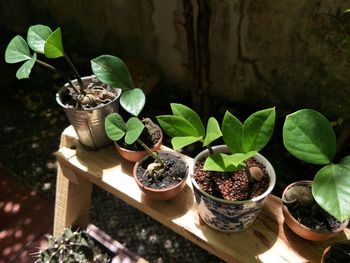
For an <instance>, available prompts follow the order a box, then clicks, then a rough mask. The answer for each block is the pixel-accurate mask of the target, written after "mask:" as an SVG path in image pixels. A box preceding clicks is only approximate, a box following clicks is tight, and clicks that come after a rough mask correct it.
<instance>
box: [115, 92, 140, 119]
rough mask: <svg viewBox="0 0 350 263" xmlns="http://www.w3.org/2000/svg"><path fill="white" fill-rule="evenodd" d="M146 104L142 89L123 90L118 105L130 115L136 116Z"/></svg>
mask: <svg viewBox="0 0 350 263" xmlns="http://www.w3.org/2000/svg"><path fill="white" fill-rule="evenodd" d="M145 103H146V96H145V94H144V93H143V91H142V89H138V88H136V89H131V90H124V91H123V92H122V95H121V96H120V105H121V106H122V107H123V108H124V110H126V111H127V112H129V113H130V114H132V115H134V116H137V115H139V114H140V112H141V111H142V109H143V107H144V106H145Z"/></svg>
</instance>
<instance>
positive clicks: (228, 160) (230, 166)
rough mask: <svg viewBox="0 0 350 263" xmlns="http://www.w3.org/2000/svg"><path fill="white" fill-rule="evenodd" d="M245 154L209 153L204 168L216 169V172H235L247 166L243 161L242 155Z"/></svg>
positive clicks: (208, 169)
mask: <svg viewBox="0 0 350 263" xmlns="http://www.w3.org/2000/svg"><path fill="white" fill-rule="evenodd" d="M241 155H244V154H240V153H237V154H233V155H228V154H224V153H215V154H212V155H209V156H208V158H207V159H206V160H205V163H204V170H206V171H215V172H235V171H238V170H241V169H243V168H244V167H245V164H244V163H243V162H242V161H239V160H241V159H242V156H241Z"/></svg>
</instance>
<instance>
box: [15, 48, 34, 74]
mask: <svg viewBox="0 0 350 263" xmlns="http://www.w3.org/2000/svg"><path fill="white" fill-rule="evenodd" d="M35 60H36V53H34V54H33V57H32V58H31V59H30V60H27V61H26V62H24V63H23V64H22V66H21V67H20V68H19V69H18V70H17V72H16V77H17V78H18V79H26V78H29V75H30V72H31V71H32V68H33V67H34V64H35Z"/></svg>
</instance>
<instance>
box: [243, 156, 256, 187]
mask: <svg viewBox="0 0 350 263" xmlns="http://www.w3.org/2000/svg"><path fill="white" fill-rule="evenodd" d="M244 163H245V168H244V170H245V173H246V175H247V177H248V181H249V183H252V182H253V181H254V178H253V176H252V175H251V174H250V170H249V167H248V162H247V161H244Z"/></svg>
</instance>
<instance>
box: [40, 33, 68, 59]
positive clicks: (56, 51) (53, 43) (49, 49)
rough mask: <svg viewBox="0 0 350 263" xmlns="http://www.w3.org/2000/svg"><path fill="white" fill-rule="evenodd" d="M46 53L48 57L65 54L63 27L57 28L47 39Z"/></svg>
mask: <svg viewBox="0 0 350 263" xmlns="http://www.w3.org/2000/svg"><path fill="white" fill-rule="evenodd" d="M44 54H45V56H46V57H47V58H59V57H63V56H64V50H63V44H62V34H61V29H60V28H57V29H56V30H55V31H54V32H52V33H51V35H50V36H49V37H48V38H47V39H46V41H45V44H44Z"/></svg>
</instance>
